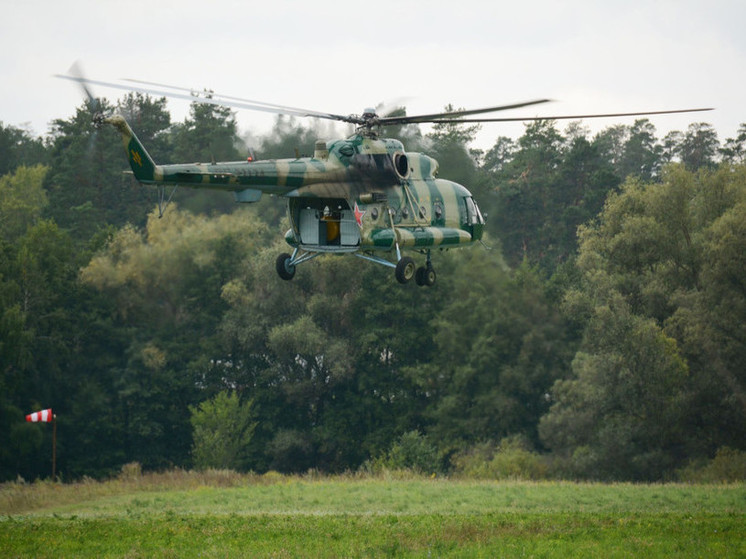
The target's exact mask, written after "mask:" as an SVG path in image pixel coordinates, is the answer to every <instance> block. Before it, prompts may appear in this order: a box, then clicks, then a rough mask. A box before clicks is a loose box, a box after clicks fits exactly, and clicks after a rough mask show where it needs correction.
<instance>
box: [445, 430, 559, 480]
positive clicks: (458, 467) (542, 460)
mask: <svg viewBox="0 0 746 559" xmlns="http://www.w3.org/2000/svg"><path fill="white" fill-rule="evenodd" d="M527 446H528V445H527V444H526V442H525V441H524V440H522V439H521V438H520V437H507V438H505V439H503V440H502V441H500V443H499V444H497V445H495V444H494V443H489V442H488V443H482V444H478V445H475V446H474V447H471V448H469V449H467V450H466V451H463V452H460V453H459V454H457V455H456V456H454V457H453V458H452V459H451V462H452V463H453V474H454V475H455V476H456V477H458V478H465V479H495V480H540V479H547V478H548V477H549V466H548V464H547V459H546V457H543V456H541V455H539V454H538V453H536V452H533V451H532V450H530V449H529V448H527Z"/></svg>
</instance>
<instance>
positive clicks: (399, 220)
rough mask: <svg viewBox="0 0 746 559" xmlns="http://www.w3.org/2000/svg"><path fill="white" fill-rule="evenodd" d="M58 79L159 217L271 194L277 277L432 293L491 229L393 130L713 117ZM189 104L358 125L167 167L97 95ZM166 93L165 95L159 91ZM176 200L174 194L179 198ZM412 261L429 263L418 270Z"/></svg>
mask: <svg viewBox="0 0 746 559" xmlns="http://www.w3.org/2000/svg"><path fill="white" fill-rule="evenodd" d="M71 74H72V75H57V76H56V77H59V78H63V79H67V80H71V81H75V82H77V83H78V84H80V86H81V87H82V88H83V91H84V93H85V95H86V96H87V98H88V101H89V105H90V106H91V109H92V112H93V114H94V116H93V121H94V125H95V126H97V127H99V126H102V125H103V124H109V125H111V126H113V127H114V128H116V129H117V130H118V131H119V133H120V135H121V137H122V142H123V144H124V148H125V150H126V153H127V158H128V160H129V164H130V168H131V170H132V173H133V175H134V177H135V179H137V180H138V181H139V182H140V183H142V184H145V185H156V186H157V187H158V188H159V196H160V198H159V209H160V211H161V215H162V212H163V209H164V206H165V205H167V204H168V202H169V201H170V199H171V197H170V196H169V197H168V198H166V196H165V195H166V190H165V188H166V187H167V186H170V187H173V189H174V190H175V189H176V187H178V186H181V187H189V188H201V189H212V190H225V191H230V192H233V194H234V196H235V199H236V201H237V202H240V203H253V202H257V201H259V200H260V198H261V197H262V195H264V194H268V195H272V196H277V197H283V198H285V199H286V201H287V215H288V219H289V222H290V229H289V230H288V231H287V233H285V241H286V242H287V244H288V245H289V246H290V247H291V248H292V251H291V252H290V253H288V252H284V253H282V254H280V255H278V256H277V259H276V261H275V267H276V271H277V274H278V275H279V277H280V278H282V279H283V280H291V279H293V277H294V276H295V273H296V270H297V268H298V267H299V266H300V265H301V264H304V263H306V262H308V261H309V260H312V259H313V258H316V257H317V256H319V255H321V254H329V253H331V254H353V255H355V256H357V257H359V258H361V259H364V260H367V261H369V262H373V263H376V264H380V265H383V266H387V267H389V268H392V269H393V270H394V276H395V278H396V280H397V281H398V282H399V283H401V284H406V283H408V282H410V281H411V280H412V279H414V280H415V283H416V284H417V285H418V286H427V287H431V286H433V285H434V284H435V281H436V273H435V269H434V266H433V264H432V258H431V255H432V252H433V251H434V250H436V249H438V250H447V249H450V248H457V247H465V246H470V245H473V244H475V243H477V242H480V241H481V240H482V236H483V233H484V226H485V220H484V216H483V215H482V213H481V211H480V209H479V206H478V204H477V201H476V200H475V199H474V197H473V196H472V194H471V192H469V190H468V189H467V188H466V187H465V186H462V185H460V184H458V183H455V182H453V181H449V180H446V179H442V178H438V176H437V175H438V162H437V161H436V160H435V159H433V158H432V157H430V156H428V155H426V154H423V153H414V152H407V151H406V150H405V148H404V146H403V144H402V143H401V142H400V141H399V140H396V139H390V138H381V137H380V131H381V129H382V128H384V127H386V126H393V125H406V124H421V123H435V124H438V123H446V124H448V123H451V124H452V123H471V122H510V121H534V120H556V119H580V118H600V117H621V116H642V115H654V114H671V113H682V112H695V111H706V110H712V109H710V108H705V109H678V110H666V111H645V112H634V113H608V114H595V115H572V116H552V117H508V118H481V117H480V118H465V117H472V116H473V115H481V114H484V113H492V112H498V111H505V110H509V109H517V108H523V107H529V106H534V105H538V104H543V103H547V102H549V101H550V100H549V99H538V100H533V101H525V102H520V103H513V104H508V105H501V106H495V107H489V108H482V109H471V110H456V111H448V112H441V113H434V114H426V115H417V116H379V115H378V114H377V112H376V110H375V109H365V110H363V112H362V114H360V115H357V114H350V115H339V114H332V113H324V112H319V111H311V110H306V109H301V108H296V107H288V106H283V105H277V104H272V103H264V102H260V101H253V100H247V99H241V98H237V97H229V96H224V95H215V94H214V93H212V92H211V94H210V95H208V96H206V97H199V96H198V94H197V93H195V92H194V91H193V90H189V89H186V88H178V87H173V86H166V85H163V84H157V83H153V82H145V81H141V80H127V81H129V82H131V84H132V85H130V84H127V85H123V84H117V83H111V82H103V81H96V80H89V79H87V78H85V77H83V76H82V75H80V74H79V73H78V72H77V71H76V72H73V71H72V69H71ZM91 85H97V86H104V87H111V88H115V89H124V90H128V91H134V92H140V93H144V94H148V95H158V96H165V97H175V98H182V99H188V100H191V101H193V102H200V103H209V104H215V105H220V106H227V107H233V108H241V109H250V110H258V111H265V112H271V113H276V114H284V115H290V116H299V117H311V118H320V119H328V120H334V121H338V122H344V123H349V124H352V125H354V126H355V127H356V128H355V132H354V134H353V135H351V136H350V137H348V138H346V139H336V140H330V141H324V140H318V141H316V143H315V146H314V152H313V156H312V157H295V158H292V159H276V160H264V161H256V160H254V158H253V156H250V157H249V158H248V160H247V161H235V162H220V163H216V162H212V163H190V164H170V165H158V164H156V163H155V162H154V161H153V159H152V158H151V157H150V155H149V154H148V152H147V150H146V149H145V147H144V146H143V145H142V143H141V142H140V140H139V139H138V138H137V136H136V135H135V133H134V131H133V130H132V128H131V127H130V125H129V123H128V122H127V121H126V120H125V118H124V117H123V116H121V115H113V116H105V115H103V114H102V112H101V110H100V103H99V102H98V100H97V99H96V98H95V97H94V96H93V95H92V93H91V90H90V86H91ZM156 88H157V89H156ZM172 195H173V190H172V191H171V196H172ZM404 251H409V252H413V253H415V254H420V255H422V256H424V260H425V261H424V263H421V264H420V265H419V266H418V265H417V264H416V263H415V260H414V258H413V257H412V256H409V255H406V254H404Z"/></svg>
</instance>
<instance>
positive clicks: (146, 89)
mask: <svg viewBox="0 0 746 559" xmlns="http://www.w3.org/2000/svg"><path fill="white" fill-rule="evenodd" d="M55 77H57V78H62V79H66V80H70V81H74V82H77V83H78V84H80V86H81V87H82V89H83V91H84V93H85V95H86V98H87V99H88V101H89V105H90V106H91V107H92V109H91V110H92V112H93V113H94V123H95V124H97V125H100V124H101V122H103V115H102V114H101V110H100V106H101V105H100V103H99V101H98V99H96V98H95V97H94V96H93V95H92V93H91V91H90V86H91V85H96V86H101V87H109V88H113V89H121V90H125V91H132V92H136V93H143V94H146V95H155V96H159V97H170V98H175V99H185V100H188V101H192V102H199V103H206V104H211V105H218V106H224V107H232V108H237V109H248V110H252V111H261V112H268V113H274V114H281V115H287V116H298V117H304V118H305V117H311V118H320V119H325V120H334V121H337V122H345V123H348V124H353V125H355V126H356V127H357V133H358V134H360V135H361V136H364V137H376V136H377V135H378V130H380V128H382V127H385V126H401V125H406V124H426V123H427V124H448V123H456V122H459V123H460V122H463V123H478V122H527V121H537V120H560V119H584V118H609V117H623V116H646V115H661V114H674V113H691V112H701V111H711V110H713V109H712V108H711V107H707V108H697V109H670V110H659V111H635V112H622V113H602V114H583V115H555V116H533V117H504V118H481V117H480V118H464V117H469V116H473V115H480V114H484V113H493V112H499V111H507V110H512V109H519V108H523V107H530V106H533V105H540V104H543V103H549V102H550V101H551V100H550V99H536V100H533V101H524V102H520V103H511V104H509V105H498V106H495V107H487V108H482V109H469V110H466V109H459V110H455V111H446V112H441V113H431V114H425V115H413V116H406V115H404V116H379V115H378V114H377V112H376V110H375V109H365V110H364V111H363V113H362V114H360V115H357V114H350V115H340V114H335V113H326V112H321V111H314V110H309V109H303V108H299V107H290V106H287V105H278V104H276V103H267V102H264V101H256V100H252V99H242V98H240V97H234V96H230V95H222V94H218V93H215V92H213V91H210V90H204V91H198V90H194V89H188V88H184V87H177V86H171V85H166V84H161V83H156V82H148V81H143V80H136V79H125V80H123V81H127V82H128V83H127V84H120V83H114V82H105V81H100V80H90V79H87V78H85V77H83V75H82V73H81V71H80V69H79V67H78V65H77V63H76V64H74V65H73V67H72V68H71V69H70V74H69V75H63V74H56V75H55ZM94 107H96V108H97V110H93V108H94Z"/></svg>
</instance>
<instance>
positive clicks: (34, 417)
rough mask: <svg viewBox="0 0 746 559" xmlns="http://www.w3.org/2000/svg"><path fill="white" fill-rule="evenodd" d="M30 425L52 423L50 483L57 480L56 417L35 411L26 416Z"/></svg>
mask: <svg viewBox="0 0 746 559" xmlns="http://www.w3.org/2000/svg"><path fill="white" fill-rule="evenodd" d="M26 421H30V422H31V423H37V422H41V423H50V422H51V423H52V481H55V480H56V479H57V415H56V414H54V413H52V410H51V408H50V409H48V410H41V411H36V412H34V413H30V414H28V415H27V416H26Z"/></svg>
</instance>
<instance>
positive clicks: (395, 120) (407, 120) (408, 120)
mask: <svg viewBox="0 0 746 559" xmlns="http://www.w3.org/2000/svg"><path fill="white" fill-rule="evenodd" d="M549 102H551V99H537V100H535V101H525V102H523V103H513V104H511V105H500V106H499V107H488V108H485V109H471V110H460V111H450V112H445V113H433V114H429V115H415V116H401V117H388V118H387V117H383V118H379V119H378V121H379V123H380V124H383V125H390V124H413V123H420V122H435V120H434V119H440V120H445V119H456V118H459V117H462V116H468V115H477V114H481V113H494V112H497V111H507V110H510V109H520V108H521V107H529V106H531V105H539V104H541V103H549ZM463 122H468V121H463Z"/></svg>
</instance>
